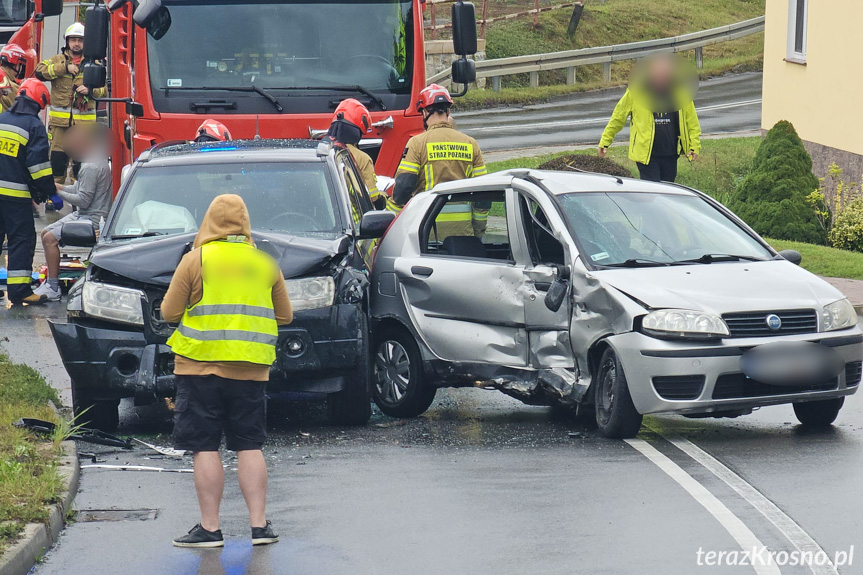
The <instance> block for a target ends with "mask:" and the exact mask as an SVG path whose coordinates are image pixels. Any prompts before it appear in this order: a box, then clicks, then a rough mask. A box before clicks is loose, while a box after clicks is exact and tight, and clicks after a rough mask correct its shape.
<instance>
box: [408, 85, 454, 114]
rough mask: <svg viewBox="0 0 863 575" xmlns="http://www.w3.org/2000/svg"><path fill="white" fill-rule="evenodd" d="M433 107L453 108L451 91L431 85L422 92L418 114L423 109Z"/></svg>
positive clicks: (418, 104)
mask: <svg viewBox="0 0 863 575" xmlns="http://www.w3.org/2000/svg"><path fill="white" fill-rule="evenodd" d="M431 106H435V107H437V106H445V107H447V108H449V107H450V106H452V96H450V95H449V90H447V89H446V88H444V87H443V86H440V85H438V84H429V85H428V86H427V87H426V88H425V89H424V90H423V91H422V92H420V99H419V102H417V112H422V111H423V109H425V108H429V107H431Z"/></svg>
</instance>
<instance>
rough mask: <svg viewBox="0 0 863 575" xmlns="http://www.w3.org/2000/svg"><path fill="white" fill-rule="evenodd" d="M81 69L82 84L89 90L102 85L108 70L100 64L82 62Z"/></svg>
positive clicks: (106, 78)
mask: <svg viewBox="0 0 863 575" xmlns="http://www.w3.org/2000/svg"><path fill="white" fill-rule="evenodd" d="M81 70H82V72H81V73H82V74H83V75H84V85H85V86H87V88H89V89H91V90H95V89H96V88H101V87H103V86H104V85H105V82H106V81H107V80H108V70H107V69H106V68H105V66H103V65H102V64H97V63H95V62H84V65H83V66H81Z"/></svg>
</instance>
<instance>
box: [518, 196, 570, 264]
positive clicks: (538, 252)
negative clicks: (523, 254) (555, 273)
mask: <svg viewBox="0 0 863 575" xmlns="http://www.w3.org/2000/svg"><path fill="white" fill-rule="evenodd" d="M519 204H520V208H521V209H520V210H519V211H520V216H521V221H522V224H523V226H524V234H525V236H526V237H527V249H528V252H529V253H530V259H531V261H532V262H533V264H534V265H537V264H557V265H564V252H563V245H562V244H561V243H560V242H559V241H558V240H557V239H556V238H555V237H554V235H552V233H551V231H552V230H551V225H550V224H549V223H548V217H547V216H546V215H545V212H544V211H543V209H542V208H541V207H540V206H539V204H537V203H536V201H534V200H533V199H532V198H528V197H526V196H519Z"/></svg>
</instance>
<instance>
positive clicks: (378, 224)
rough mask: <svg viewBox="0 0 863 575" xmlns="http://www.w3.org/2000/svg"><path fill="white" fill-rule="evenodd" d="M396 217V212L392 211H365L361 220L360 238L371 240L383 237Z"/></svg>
mask: <svg viewBox="0 0 863 575" xmlns="http://www.w3.org/2000/svg"><path fill="white" fill-rule="evenodd" d="M395 219H396V214H395V213H393V212H390V211H383V210H376V211H371V212H366V213H364V214H363V219H361V220H360V235H359V238H358V239H361V240H369V239H373V238H380V237H383V235H384V233H386V231H387V228H389V227H390V224H391V223H393V220H395Z"/></svg>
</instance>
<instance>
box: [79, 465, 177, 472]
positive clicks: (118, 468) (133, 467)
mask: <svg viewBox="0 0 863 575" xmlns="http://www.w3.org/2000/svg"><path fill="white" fill-rule="evenodd" d="M81 469H108V470H111V471H156V472H159V473H194V469H188V468H183V469H169V468H167V467H150V466H148V465H108V464H104V463H99V464H95V465H82V466H81Z"/></svg>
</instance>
